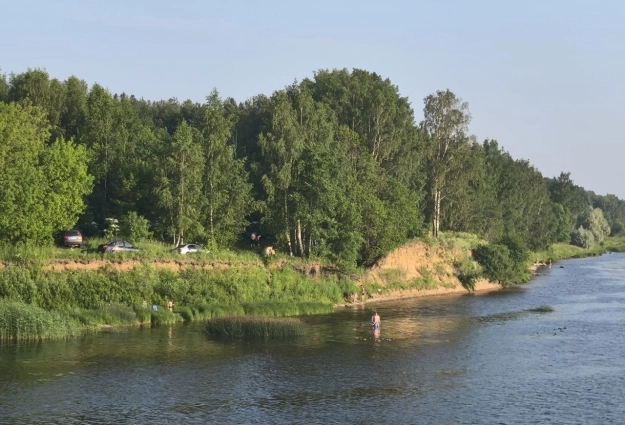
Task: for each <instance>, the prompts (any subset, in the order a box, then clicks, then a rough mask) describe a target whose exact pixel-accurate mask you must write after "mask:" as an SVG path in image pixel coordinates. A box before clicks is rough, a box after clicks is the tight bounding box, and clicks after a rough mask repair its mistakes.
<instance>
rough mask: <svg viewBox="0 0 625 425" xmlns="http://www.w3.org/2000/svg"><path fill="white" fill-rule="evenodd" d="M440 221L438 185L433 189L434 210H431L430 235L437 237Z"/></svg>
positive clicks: (439, 192)
mask: <svg viewBox="0 0 625 425" xmlns="http://www.w3.org/2000/svg"><path fill="white" fill-rule="evenodd" d="M440 221H441V191H440V189H438V186H435V189H434V211H433V212H432V236H434V237H435V238H438V232H439V229H440Z"/></svg>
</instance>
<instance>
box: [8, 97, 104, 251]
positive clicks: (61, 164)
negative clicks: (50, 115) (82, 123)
mask: <svg viewBox="0 0 625 425" xmlns="http://www.w3.org/2000/svg"><path fill="white" fill-rule="evenodd" d="M49 137H50V126H49V125H48V123H47V122H46V120H45V116H44V115H43V113H42V111H41V110H39V109H37V108H35V107H30V106H25V107H22V106H19V105H17V104H4V103H0V168H1V169H2V173H1V174H0V242H10V243H17V242H24V243H38V244H45V243H49V242H51V241H52V236H53V235H54V234H55V233H56V232H58V231H60V230H63V229H66V228H70V227H72V226H73V225H74V224H75V223H76V220H77V219H78V215H79V214H80V213H82V211H83V209H84V203H83V196H84V195H86V194H87V193H88V192H89V191H90V190H91V181H92V180H91V177H90V176H88V175H87V164H86V151H85V149H84V147H82V146H77V145H75V144H74V143H73V142H69V141H65V140H64V139H63V138H59V139H57V140H56V141H55V142H54V143H47V142H48V138H49Z"/></svg>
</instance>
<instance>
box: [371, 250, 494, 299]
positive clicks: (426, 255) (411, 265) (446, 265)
mask: <svg viewBox="0 0 625 425" xmlns="http://www.w3.org/2000/svg"><path fill="white" fill-rule="evenodd" d="M466 255H468V253H467V252H462V251H460V250H446V249H444V248H443V247H441V246H431V245H427V244H424V243H422V242H415V243H410V244H407V245H404V246H401V247H399V248H397V249H395V250H394V251H393V252H391V253H390V254H389V255H388V256H386V257H385V258H384V259H382V260H381V261H380V262H378V264H376V265H375V266H374V267H372V268H371V270H369V272H368V273H367V274H366V275H365V278H364V281H365V282H377V283H380V284H382V285H384V284H385V282H386V281H387V280H388V279H389V276H392V278H393V279H399V280H401V281H412V280H414V279H418V278H426V277H428V276H429V278H430V279H432V280H433V281H434V282H435V283H436V285H437V288H436V289H423V290H417V289H409V290H397V291H391V292H387V293H384V294H369V295H368V296H369V299H370V300H372V299H377V300H381V299H398V298H409V297H422V296H432V295H447V294H466V293H468V291H467V289H465V288H464V287H463V286H462V284H461V283H460V281H459V280H458V278H456V276H455V275H454V267H453V264H454V261H455V260H456V259H460V258H462V257H464V256H466ZM499 289H501V286H500V285H499V284H497V283H493V282H489V281H488V280H485V279H482V280H479V281H478V282H476V285H475V292H484V291H493V290H499Z"/></svg>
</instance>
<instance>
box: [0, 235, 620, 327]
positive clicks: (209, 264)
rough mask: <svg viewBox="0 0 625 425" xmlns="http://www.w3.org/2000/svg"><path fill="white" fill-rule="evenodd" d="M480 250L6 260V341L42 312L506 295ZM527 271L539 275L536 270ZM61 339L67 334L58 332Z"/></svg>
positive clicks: (73, 314)
mask: <svg viewBox="0 0 625 425" xmlns="http://www.w3.org/2000/svg"><path fill="white" fill-rule="evenodd" d="M621 242H622V240H621V241H616V242H615V241H611V242H610V244H609V246H610V249H611V250H614V251H616V250H618V249H619V247H621V246H623V245H625V244H622V243H621ZM480 243H483V241H480V240H479V239H478V238H477V237H475V236H473V235H466V234H460V235H458V234H456V235H453V234H452V235H445V236H444V237H442V238H440V239H439V240H435V241H412V242H411V243H408V244H406V245H404V246H401V247H399V248H397V249H396V250H394V251H393V252H391V253H390V254H389V255H387V256H386V257H385V258H383V259H381V260H380V261H379V262H378V263H377V264H376V265H375V266H374V267H372V268H370V269H368V270H361V272H360V273H359V274H354V275H346V274H344V273H340V272H339V271H337V270H336V269H335V268H333V267H331V266H328V265H323V264H320V263H316V262H312V261H305V260H302V259H296V258H289V257H286V256H276V257H271V258H266V257H265V258H262V257H259V256H256V257H254V256H253V255H252V254H251V253H245V255H244V256H243V257H240V258H237V257H236V256H235V255H232V254H228V255H231V256H232V258H230V259H223V258H221V259H220V258H210V257H206V256H203V257H202V256H200V257H184V258H183V257H178V258H166V257H165V258H163V257H157V258H152V259H150V258H149V257H146V256H145V254H143V256H142V257H139V258H136V257H132V256H119V257H118V256H94V257H89V256H85V257H84V258H73V259H71V258H65V259H53V260H51V261H47V262H46V261H41V260H39V261H34V262H33V261H30V260H29V261H26V262H25V261H23V259H22V260H20V261H5V262H4V265H3V266H2V267H0V303H5V304H6V303H14V304H13V305H12V307H11V308H5V309H4V310H5V312H6V311H10V313H7V314H5V316H4V318H0V328H2V329H0V339H7V338H8V337H7V335H13V338H15V337H16V335H17V334H19V332H18V333H16V332H12V331H8V330H7V329H17V328H15V326H16V325H15V324H16V323H18V322H20V321H22V322H23V321H26V322H29V321H31V322H37V320H39V319H37V318H42V317H47V316H46V315H45V314H44V313H42V312H50V313H51V314H52V313H53V314H61V315H62V316H63V317H68V318H70V319H71V321H73V320H77V321H78V323H79V324H80V326H82V327H83V328H84V329H87V330H89V331H94V330H95V331H97V330H98V329H103V328H104V329H107V330H110V329H111V327H113V328H115V327H119V326H137V325H146V324H148V325H150V324H159V323H174V322H177V321H197V320H206V319H211V318H214V317H219V316H224V315H249V314H260V315H268V316H281V317H285V316H297V315H302V314H320V313H327V312H330V311H332V309H333V308H341V307H346V306H352V305H359V306H362V304H352V303H351V299H352V296H353V295H355V296H356V297H357V298H358V299H360V298H361V292H362V290H363V289H364V291H365V298H366V301H367V302H377V301H391V300H396V299H403V298H413V297H429V296H441V295H451V294H458V295H460V294H468V293H478V294H479V293H486V292H489V291H494V290H498V289H501V288H502V285H500V284H499V283H494V282H490V281H488V280H486V279H484V278H483V277H482V278H476V277H475V276H477V275H476V273H477V272H475V270H478V271H479V265H478V264H477V263H476V262H475V260H474V259H473V257H472V249H474V248H475V247H476V246H477V245H478V244H480ZM604 249H605V248H604ZM600 252H602V251H598V250H596V249H595V250H594V251H590V250H581V249H578V248H577V247H572V248H571V247H569V246H565V247H559V246H556V247H553V248H552V249H551V251H549V252H546V253H543V254H537V255H536V256H534V255H533V257H534V258H552V259H553V260H554V261H557V259H563V257H566V256H568V258H574V257H578V256H588V255H598V253H600ZM603 252H604V251H603ZM582 253H585V254H586V255H581V254H582ZM527 267H528V268H530V270H531V269H532V268H534V270H533V273H536V270H535V267H536V265H535V264H528V265H527ZM471 270H473V271H471ZM463 274H464V276H465V277H466V275H470V276H472V277H473V281H471V282H470V283H471V284H472V285H471V286H470V287H468V286H467V284H466V281H467V280H466V279H465V280H464V282H463V279H462V278H463ZM170 301H173V303H174V306H173V309H172V310H173V311H169V310H168V308H167V305H168V303H169V302H170ZM15 303H17V304H15ZM365 305H366V303H365ZM153 306H154V307H153ZM22 307H24V308H22ZM26 307H32V308H33V309H40V310H36V311H35V310H28V308H26ZM27 313H28V314H27ZM50 317H52V316H50ZM55 317H56V316H55ZM45 320H48V318H46V319H45ZM51 320H52V319H51ZM48 322H49V320H48ZM48 322H46V323H48ZM72 323H73V322H72ZM66 327H67V326H66ZM67 328H71V329H72V333H73V332H74V330H75V327H73V325H72V326H69V327H67ZM29 329H30V330H29V331H28V332H27V333H28V334H29V335H30V336H29V338H30V339H36V338H37V337H38V335H43V334H42V333H41V332H39V331H38V330H37V329H39V328H38V327H37V326H36V324H35V325H33V326H31V327H29ZM2 335H4V336H2ZM51 335H54V336H55V337H57V336H58V334H57V333H55V332H51Z"/></svg>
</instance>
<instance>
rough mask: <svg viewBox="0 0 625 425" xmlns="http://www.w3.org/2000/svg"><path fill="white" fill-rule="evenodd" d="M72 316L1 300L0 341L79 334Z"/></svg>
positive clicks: (76, 321)
mask: <svg viewBox="0 0 625 425" xmlns="http://www.w3.org/2000/svg"><path fill="white" fill-rule="evenodd" d="M83 331H84V327H83V326H82V325H81V323H80V322H79V321H78V320H76V319H75V318H73V317H71V316H70V315H67V314H62V313H59V312H55V311H46V310H44V309H42V308H39V307H36V306H33V305H28V304H24V303H20V302H7V301H1V300H0V341H39V340H52V339H65V338H70V337H73V336H78V335H81V334H82V333H83Z"/></svg>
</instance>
